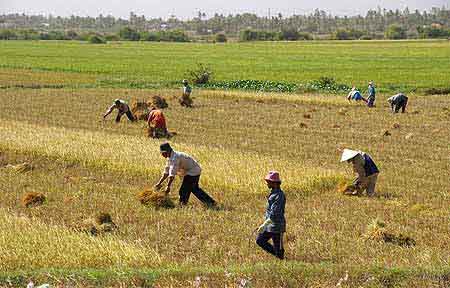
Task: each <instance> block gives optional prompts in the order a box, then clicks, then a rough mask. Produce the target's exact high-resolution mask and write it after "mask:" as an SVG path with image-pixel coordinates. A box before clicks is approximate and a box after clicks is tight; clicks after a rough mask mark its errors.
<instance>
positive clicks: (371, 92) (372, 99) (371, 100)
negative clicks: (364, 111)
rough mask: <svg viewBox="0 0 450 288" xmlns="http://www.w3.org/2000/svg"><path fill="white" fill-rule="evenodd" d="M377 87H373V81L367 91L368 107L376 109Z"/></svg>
mask: <svg viewBox="0 0 450 288" xmlns="http://www.w3.org/2000/svg"><path fill="white" fill-rule="evenodd" d="M375 93H376V91H375V87H374V85H373V81H370V82H369V87H368V89H367V94H368V96H367V106H369V107H374V106H375Z"/></svg>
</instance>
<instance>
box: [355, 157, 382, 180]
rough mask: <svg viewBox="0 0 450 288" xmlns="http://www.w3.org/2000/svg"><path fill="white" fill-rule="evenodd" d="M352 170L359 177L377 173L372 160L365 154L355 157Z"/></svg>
mask: <svg viewBox="0 0 450 288" xmlns="http://www.w3.org/2000/svg"><path fill="white" fill-rule="evenodd" d="M353 170H354V171H355V173H356V174H358V176H359V177H369V176H370V175H373V174H376V173H379V170H378V168H377V166H376V165H375V163H374V162H373V160H372V158H371V157H370V156H369V155H368V154H366V153H362V154H358V155H356V156H355V158H354V160H353Z"/></svg>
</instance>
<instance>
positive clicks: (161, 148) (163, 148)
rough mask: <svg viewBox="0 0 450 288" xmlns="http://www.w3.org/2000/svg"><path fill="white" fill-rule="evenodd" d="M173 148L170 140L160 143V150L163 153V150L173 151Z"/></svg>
mask: <svg viewBox="0 0 450 288" xmlns="http://www.w3.org/2000/svg"><path fill="white" fill-rule="evenodd" d="M172 150H173V149H172V147H171V146H170V144H169V143H168V142H164V143H162V144H161V145H159V152H161V153H163V152H171V151H172Z"/></svg>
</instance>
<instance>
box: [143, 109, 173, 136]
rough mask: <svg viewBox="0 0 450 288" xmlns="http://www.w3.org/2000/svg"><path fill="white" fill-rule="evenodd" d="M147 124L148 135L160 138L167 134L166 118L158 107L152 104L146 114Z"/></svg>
mask: <svg viewBox="0 0 450 288" xmlns="http://www.w3.org/2000/svg"><path fill="white" fill-rule="evenodd" d="M147 124H148V129H149V136H150V137H152V138H162V137H168V136H169V132H168V131H167V127H166V118H165V117H164V114H163V112H162V111H161V110H160V109H157V108H156V107H154V106H152V108H151V110H150V113H149V114H148V120H147Z"/></svg>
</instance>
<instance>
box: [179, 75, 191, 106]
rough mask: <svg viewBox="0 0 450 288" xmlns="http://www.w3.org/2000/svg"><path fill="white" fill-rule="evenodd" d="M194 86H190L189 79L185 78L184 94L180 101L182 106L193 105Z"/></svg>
mask: <svg viewBox="0 0 450 288" xmlns="http://www.w3.org/2000/svg"><path fill="white" fill-rule="evenodd" d="M191 93H192V87H191V86H189V82H188V80H186V79H184V80H183V95H182V96H181V98H180V100H179V102H180V104H181V106H186V107H192V98H191Z"/></svg>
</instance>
